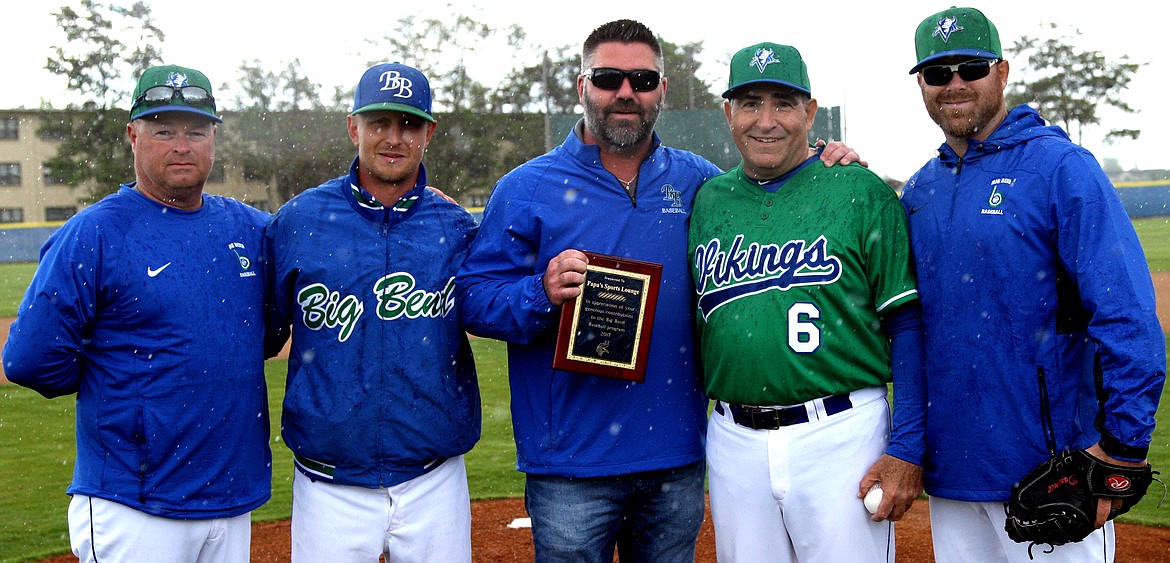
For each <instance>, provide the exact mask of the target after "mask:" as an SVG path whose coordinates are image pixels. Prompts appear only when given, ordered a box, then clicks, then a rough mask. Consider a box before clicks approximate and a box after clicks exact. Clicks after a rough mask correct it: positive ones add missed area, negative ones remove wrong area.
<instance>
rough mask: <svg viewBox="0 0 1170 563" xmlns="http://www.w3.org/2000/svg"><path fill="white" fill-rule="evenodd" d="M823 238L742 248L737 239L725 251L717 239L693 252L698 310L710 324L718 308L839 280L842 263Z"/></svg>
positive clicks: (742, 245)
mask: <svg viewBox="0 0 1170 563" xmlns="http://www.w3.org/2000/svg"><path fill="white" fill-rule="evenodd" d="M828 244H829V243H828V241H827V240H826V239H825V237H824V236H821V237H818V238H817V240H815V241H813V242H812V243H811V244H809V243H808V242H806V241H803V240H790V241H788V242H786V243H784V244H782V245H778V244H759V243H756V242H753V243H751V244H748V245H747V247H746V248H745V247H744V241H743V235H736V237H735V240H734V241H732V243H731V247H730V248H728V249H727V250H723V249H722V248H721V247H720V241H719V239H712V240H711V242H708V243H707V244H704V245H700V246H698V247H697V248H695V263H694V266H695V268H696V269H697V270H698V275H697V282H696V286H697V287H698V288H699V289H698V292H699V311H700V313H701V314H702V315H703V318H704V319H706V318H708V317H710V315H711V313H713V312H714V311H715V310H716V309H718V308H719V307H722V306H723V305H726V304H728V303H731V302H732V301H735V300H736V299H742V298H744V297H749V296H752V295H755V294H758V293H763V292H765V291H769V290H778V291H786V290H788V289H789V288H792V287H799V286H811V285H828V284H831V283H833V282H835V281H837V280H838V279H840V278H841V272H842V267H841V260H840V259H839V258H837V257H836V256H833V255H832V254H829V249H828Z"/></svg>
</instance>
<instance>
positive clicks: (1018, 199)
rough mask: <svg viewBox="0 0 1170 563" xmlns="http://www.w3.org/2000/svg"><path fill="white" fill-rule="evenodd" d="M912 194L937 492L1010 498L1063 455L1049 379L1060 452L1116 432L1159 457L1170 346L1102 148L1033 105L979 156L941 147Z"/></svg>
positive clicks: (1016, 112) (1134, 453)
mask: <svg viewBox="0 0 1170 563" xmlns="http://www.w3.org/2000/svg"><path fill="white" fill-rule="evenodd" d="M902 202H903V206H904V207H905V209H906V212H907V214H908V217H909V222H910V241H911V249H912V252H913V253H914V255H915V261H916V264H917V269H918V290H919V294H920V296H921V300H922V309H923V311H922V315H923V325H924V329H925V338H926V361H927V365H926V374H927V403H928V405H929V406H928V408H927V415H926V441H927V444H926V445H927V452H926V456H927V462H926V468H925V481H926V482H925V484H926V492H927V493H929V494H931V495H935V496H939V497H943V498H949V499H954V500H960V501H1006V500H1008V498H1009V496H1010V492H1011V487H1012V484H1014V483H1015V482H1016V481H1018V480H1019V479H1020V478H1021V477H1023V476H1024V475H1025V474H1026V473H1027V472H1028V471H1030V470H1031V469H1032V468H1033V467H1035V466H1036V465H1039V464H1040V463H1041V462H1042V461H1044V460H1046V459H1047V458H1048V457H1049V452H1048V446H1047V445H1046V438H1045V435H1046V433H1045V430H1044V424H1045V423H1046V422H1045V420H1044V416H1043V408H1042V403H1041V391H1040V384H1039V379H1040V376H1041V375H1043V379H1044V382H1045V384H1046V386H1047V396H1048V403H1049V408H1050V409H1051V419H1052V425H1053V430H1054V434H1055V447H1056V449H1057V450H1058V451H1059V450H1064V449H1081V448H1087V447H1089V446H1091V445H1093V444H1094V443H1096V442H1098V440H1100V442H1101V445H1102V447H1103V449H1104V450H1105V452H1106V453H1108V454H1110V455H1112V456H1114V457H1117V458H1119V459H1130V460H1140V459H1143V458H1145V456H1146V451H1147V448H1148V447H1149V444H1150V438H1151V433H1152V432H1153V430H1154V411H1155V410H1156V409H1157V406H1158V400H1159V397H1160V395H1161V392H1162V385H1163V381H1164V379H1165V369H1166V350H1165V343H1166V341H1165V337H1164V336H1163V334H1162V329H1161V327H1160V326H1159V323H1158V319H1157V317H1156V316H1155V313H1154V288H1153V283H1152V282H1151V279H1150V272H1149V268H1148V266H1147V264H1146V259H1145V255H1144V253H1143V252H1142V249H1141V246H1140V244H1139V243H1138V239H1137V236H1136V234H1135V233H1134V229H1133V224H1132V222H1131V221H1130V219H1129V218H1128V217H1127V216H1126V214H1125V211H1124V209H1123V208H1122V206H1121V203H1120V201H1119V200H1118V197H1117V194H1116V191H1115V190H1114V188H1113V186H1112V185H1111V184H1110V183H1109V180H1108V179H1107V178H1106V177H1105V174H1104V172H1102V170H1101V167H1100V166H1099V165H1098V164H1097V161H1096V160H1095V159H1094V158H1093V155H1092V154H1090V153H1089V152H1088V151H1086V150H1085V149H1083V148H1081V147H1079V146H1077V145H1075V144H1073V143H1072V142H1070V141H1069V139H1068V136H1067V135H1065V133H1064V132H1063V131H1062V130H1061V129H1060V128H1058V127H1050V126H1046V125H1045V124H1044V121H1043V120H1042V119H1041V117H1040V115H1039V114H1038V113H1036V111H1035V110H1033V109H1031V108H1029V107H1028V106H1019V107H1017V108H1015V109H1013V110H1012V111H1011V112H1009V113H1008V115H1007V118H1006V119H1005V120H1004V121H1003V123H1002V124H1000V126H999V127H998V128H997V129H996V130H995V131H994V132H993V133H992V134H991V136H990V137H989V138H988V139H987V140H986V141H983V142H979V141H976V140H971V144H970V146H969V148H968V150H967V153H966V155H965V156H964V157H963V158H961V159H960V158H959V157H958V156H957V155H956V154H955V152H954V151H953V150H951V148H950V147H949V146H948V145H946V144H944V145H943V146H942V147H940V149H939V157H938V158H936V159H934V160H932V161H930V162H929V163H927V165H926V166H925V167H923V168H922V169H921V170H920V171H919V172H918V173H917V174H915V175H914V177H913V178H911V179H910V181H909V182H908V183H907V184H906V186H905V188H904V191H903V195H902ZM1094 372H1097V375H1096V376H1095V375H1094ZM1099 399H1100V403H1101V404H1100V405H1099V404H1098V400H1099Z"/></svg>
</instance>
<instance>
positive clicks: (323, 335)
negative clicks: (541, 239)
mask: <svg viewBox="0 0 1170 563" xmlns="http://www.w3.org/2000/svg"><path fill="white" fill-rule="evenodd" d="M346 122H347V127H348V131H349V136H350V139H351V140H352V141H353V143H354V146H355V147H357V152H358V154H357V158H355V159H354V160H353V163H352V164H351V165H350V167H349V172H348V173H347V174H346V175H344V176H341V177H338V178H335V179H333V180H330V181H328V182H325V183H324V184H322V185H320V186H318V187H316V188H313V189H310V190H307V191H305V192H304V193H301V194H300V195H298V196H297V197H295V198H293V199H292V200H291V201H289V202H288V203H286V204H285V205H284V206H283V207H281V209H280V211H278V212H277V213H276V215H275V217H274V218H273V220H272V223H271V225H270V226H269V229H268V233H267V236H266V241H267V245H268V249H269V252H270V253H271V257H272V262H271V264H272V277H273V280H274V286H275V290H274V298H273V302H274V303H273V312H274V315H273V318H272V319H271V320H270V322H271V325H270V328H271V330H273V331H274V332H279V333H281V335H280V336H281V337H280V338H277V339H276V340H277V342H275V343H273V344H274V346H275V347H273V348H270V349H269V351H268V352H269V355H272V354H275V353H276V351H277V350H278V349H279V347H278V346H276V345H279V344H283V341H284V340H285V339H286V338H287V336H288V331H289V326H290V325H291V327H292V329H291V335H292V349H291V353H290V355H289V361H288V380H287V391H286V393H285V400H284V414H283V419H282V432H281V435H282V436H283V438H284V441H285V443H286V444H288V447H289V449H291V450H292V452H293V458H294V463H295V466H296V469H297V471H296V473H295V474H294V480H293V511H292V560H293V561H294V562H316V561H355V562H357V561H376V560H378V557H379V556H381V555H385V556H386V559H387V560H388V561H395V562H399V561H406V562H410V561H415V562H423V561H453V562H459V561H470V559H471V503H470V497H469V495H468V490H467V473H466V470H465V468H464V464H463V454H465V453H467V452H468V451H469V450H470V449H471V447H472V446H473V445H475V442H476V441H477V440H478V439H479V433H480V405H479V387H478V383H477V380H476V374H475V364H474V363H473V361H472V357H471V347H470V345H469V343H468V341H467V336H466V334H465V333H464V332H463V330H462V329H461V328H460V325H459V320H458V319H459V317H458V314H457V311H456V310H455V296H454V277H455V271H456V270H457V269H458V268H459V265H460V264H461V263H462V262H463V259H464V257H465V256H466V254H467V249H468V247H469V245H470V243H471V239H472V238H473V237H474V235H475V231H476V226H475V221H474V219H473V218H472V216H471V214H470V213H468V212H467V211H466V210H464V209H463V208H461V207H459V206H458V205H455V204H454V203H451V202H449V201H446V200H444V198H443V197H442V196H440V195H438V194H436V193H434V192H432V191H430V190H428V189H427V175H426V168H425V167H424V166H423V164H422V157H423V153H424V151H425V150H426V148H427V145H428V144H429V143H430V141H431V138H432V136H433V135H434V132H435V127H436V123H435V118H434V115H433V114H432V111H431V90H430V84H429V82H428V81H427V78H426V77H425V76H424V75H423V74H422V73H421V72H419V71H418V70H416V69H414V68H411V67H409V66H406V65H404V64H401V63H390V64H379V65H376V66H373V67H371V68H369V69H368V70H366V72H365V73H364V74H363V75H362V78H361V81H360V82H359V83H358V85H357V89H356V90H355V92H354V105H353V112H352V113H350V115H349V117H348V118H347V119H346Z"/></svg>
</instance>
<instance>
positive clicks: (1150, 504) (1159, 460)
mask: <svg viewBox="0 0 1170 563" xmlns="http://www.w3.org/2000/svg"><path fill="white" fill-rule="evenodd" d="M1135 226H1136V228H1137V231H1138V235H1139V236H1140V237H1141V238H1142V243H1143V246H1144V248H1145V250H1146V255H1147V259H1148V260H1149V262H1150V265H1151V269H1152V270H1154V271H1162V272H1165V271H1170V220H1167V219H1147V220H1140V221H1136V222H1135ZM33 270H34V266H33V265H31V264H7V265H0V317H10V316H13V315H15V312H16V307H17V305H18V304H19V302H20V299H21V297H22V296H23V293H24V288H25V287H27V285H28V282H29V280H30V279H31V278H32V273H33ZM472 346H473V348H474V350H475V357H476V364H477V366H478V369H479V377H480V385H481V390H482V395H483V438H482V439H481V440H480V442H479V444H478V445H476V447H475V449H474V450H472V451H471V453H469V454H468V455H467V458H466V459H467V470H468V481H469V483H470V488H471V495H472V498H475V499H487V498H508V497H519V496H522V494H523V490H524V489H523V477H522V476H521V474H519V473H517V472H516V471H515V470H514V463H515V446H514V445H513V443H512V430H511V416H510V414H509V411H508V397H509V395H508V382H507V372H506V369H507V367H506V366H507V359H506V354H505V349H504V345H503V344H502V343H500V342H497V341H494V340H486V339H476V340H474V341H473V342H472ZM266 373H267V379H268V387H269V408H270V412H272V413H273V416H272V435H273V440H272V444H271V445H272V452H273V498H272V500H271V501H270V502H269V503H268V504H266V505H265V506H264V507H262V508H260V509H259V510H257V511H256V512H255V513H254V519H255V520H258V521H261V520H278V519H284V518H288V516H289V514H290V512H291V501H292V498H291V489H292V471H293V469H292V461H291V456H290V454H289V451H288V448H286V447H284V444H282V443H281V442H280V439H279V436H280V434H279V425H280V416H279V413H280V404H281V401H282V399H283V395H284V373H285V364H284V362H283V361H270V362H268V365H267V367H266ZM1168 389H1170V388H1168ZM1168 393H1170V391H1164V392H1163V395H1162V404H1163V405H1168V404H1170V397H1168V395H1167V394H1168ZM1166 411H1167V409H1165V408H1163V409H1162V410H1161V411H1160V412H1159V413H1158V422H1159V424H1158V429H1157V431H1156V432H1155V433H1154V442H1153V446H1152V447H1151V449H1150V461H1151V462H1152V463H1153V464H1154V466H1155V468H1167V467H1170V429H1168V428H1167V427H1166V423H1167V421H1170V417H1168V416H1167V415H1166V414H1165V412H1166ZM73 413H74V409H73V399H72V398H59V399H55V400H51V401H50V400H45V399H44V398H42V397H41V396H40V395H38V394H36V393H34V392H32V391H30V390H28V389H24V388H21V387H17V386H14V385H6V386H0V451H2V452H4V453H5V454H6V455H4V456H0V483H3V487H4V494H2V495H0V561H35V560H38V559H41V558H44V557H47V556H50V555H54V554H59V553H64V552H67V551H68V549H69V538H68V535H67V531H66V519H65V512H66V507H67V504H68V497H67V496H66V495H65V487H66V486H67V485H68V483H69V480H70V478H71V476H72V470H73V459H74V447H73V418H74V415H73ZM1160 493H1161V488H1160V487H1159V486H1158V485H1157V484H1156V483H1155V484H1154V488H1152V489H1151V493H1150V494H1149V495H1148V496H1147V497H1146V499H1145V500H1143V501H1142V502H1141V503H1140V504H1139V505H1138V506H1137V507H1135V509H1134V510H1133V511H1132V512H1131V513H1130V514H1129V515H1126V516H1124V517H1123V518H1122V519H1123V520H1125V521H1129V522H1136V523H1141V524H1150V525H1159V526H1170V510H1166V509H1162V510H1159V509H1157V508H1156V505H1157V503H1158V498H1159V497H1160V496H1161V494H1160Z"/></svg>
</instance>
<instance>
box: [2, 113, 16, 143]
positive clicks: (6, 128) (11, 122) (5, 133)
mask: <svg viewBox="0 0 1170 563" xmlns="http://www.w3.org/2000/svg"><path fill="white" fill-rule="evenodd" d="M19 138H20V120H19V119H17V118H16V117H15V116H11V115H6V116H3V117H0V139H11V140H16V139H19Z"/></svg>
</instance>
